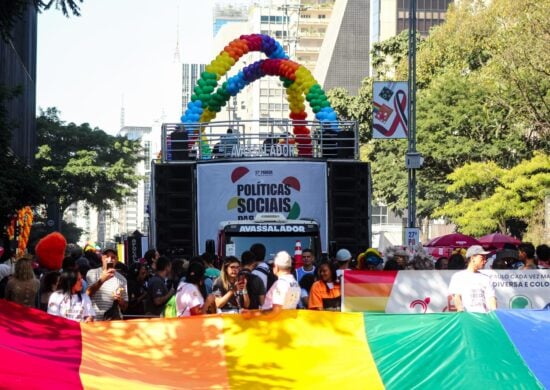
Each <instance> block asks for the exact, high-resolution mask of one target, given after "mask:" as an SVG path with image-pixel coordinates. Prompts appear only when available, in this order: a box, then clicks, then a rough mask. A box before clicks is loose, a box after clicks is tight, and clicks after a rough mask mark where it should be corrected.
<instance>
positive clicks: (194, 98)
mask: <svg viewBox="0 0 550 390" xmlns="http://www.w3.org/2000/svg"><path fill="white" fill-rule="evenodd" d="M197 100H199V97H198V96H197V95H195V94H193V95H191V101H192V102H195V101H197Z"/></svg>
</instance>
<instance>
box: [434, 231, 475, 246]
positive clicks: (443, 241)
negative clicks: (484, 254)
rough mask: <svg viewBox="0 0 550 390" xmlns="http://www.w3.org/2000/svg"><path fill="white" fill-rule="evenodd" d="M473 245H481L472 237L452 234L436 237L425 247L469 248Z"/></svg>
mask: <svg viewBox="0 0 550 390" xmlns="http://www.w3.org/2000/svg"><path fill="white" fill-rule="evenodd" d="M472 245H481V243H480V242H479V241H478V240H476V239H475V238H474V237H470V236H467V235H465V234H462V233H451V234H446V235H444V236H440V237H436V238H434V239H432V240H430V241H429V242H428V243H427V244H426V245H425V246H428V247H451V248H468V247H470V246H472Z"/></svg>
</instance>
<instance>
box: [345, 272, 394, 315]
mask: <svg viewBox="0 0 550 390" xmlns="http://www.w3.org/2000/svg"><path fill="white" fill-rule="evenodd" d="M397 273H398V271H385V272H379V271H354V272H344V283H343V284H342V286H343V290H342V297H343V298H342V311H363V310H364V308H365V307H367V308H369V311H373V312H384V310H385V309H386V304H387V303H388V300H389V299H390V295H391V291H392V288H393V284H394V282H395V278H396V277H397Z"/></svg>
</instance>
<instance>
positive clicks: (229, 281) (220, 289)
mask: <svg viewBox="0 0 550 390" xmlns="http://www.w3.org/2000/svg"><path fill="white" fill-rule="evenodd" d="M240 269H241V262H240V261H239V259H237V258H236V257H235V256H228V257H226V259H225V261H224V262H223V266H222V269H221V275H220V277H219V278H218V279H216V281H215V282H214V285H213V286H212V294H213V295H214V296H215V297H216V307H217V308H218V310H219V311H221V312H222V313H238V312H239V310H240V309H241V308H243V307H244V308H248V307H249V306H250V297H249V296H248V290H247V288H246V282H247V281H246V277H244V275H243V276H241V277H240V278H239V271H240Z"/></svg>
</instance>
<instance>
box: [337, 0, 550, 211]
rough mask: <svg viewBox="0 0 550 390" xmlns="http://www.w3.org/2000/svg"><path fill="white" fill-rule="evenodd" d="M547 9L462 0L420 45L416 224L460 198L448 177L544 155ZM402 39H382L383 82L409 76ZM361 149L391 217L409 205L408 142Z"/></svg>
mask: <svg viewBox="0 0 550 390" xmlns="http://www.w3.org/2000/svg"><path fill="white" fill-rule="evenodd" d="M549 4H550V1H549V0H543V1H538V0H527V1H525V2H510V1H505V0H494V1H493V2H492V3H491V5H490V6H488V7H485V6H484V5H483V4H481V2H477V1H468V0H466V1H462V2H461V3H460V6H453V7H451V8H450V12H449V13H448V15H447V21H446V23H444V24H442V25H441V26H438V27H436V28H434V29H433V30H432V32H431V34H430V36H429V37H428V38H427V39H426V40H424V41H422V42H421V43H419V52H418V58H417V62H418V68H417V76H418V88H419V89H418V95H417V140H418V144H417V149H418V150H419V151H420V152H421V153H422V154H423V156H424V158H425V163H424V166H423V167H422V169H420V170H419V171H418V173H417V179H418V185H417V213H418V217H419V218H424V217H430V216H432V215H433V213H434V210H436V209H439V208H441V207H443V206H444V205H445V204H446V203H447V202H449V201H453V202H458V201H460V196H461V194H460V193H454V192H452V191H451V192H448V191H446V188H447V186H449V185H450V184H451V182H450V181H449V179H448V177H447V176H448V175H449V174H451V173H452V172H453V171H454V170H455V169H458V168H460V167H461V166H463V165H464V164H467V163H469V162H488V161H493V162H494V163H495V164H497V166H499V167H501V168H503V169H510V168H512V167H514V166H516V165H517V164H519V163H520V161H522V160H525V159H529V158H531V157H532V153H533V151H536V150H541V151H543V152H545V153H548V152H549V151H550V148H549V136H548V129H549V128H550V126H549V123H550V121H549V120H548V107H549V106H550V102H548V97H549V95H550V92H549V90H550V89H549V87H548V85H549V82H550V77H549V74H550V72H548V69H550V58H549V54H548V53H550V47H549V44H550V39H549V38H550V37H549V36H548V33H549V30H548V24H547V22H545V21H547V20H549V19H550V13H549V12H548V11H549V10H548V8H549ZM524 7H525V10H523V8H524ZM405 37H406V35H401V36H397V37H394V38H392V39H390V40H388V41H386V42H382V43H380V44H379V45H377V47H376V50H377V51H376V52H373V53H372V56H373V59H374V60H375V65H376V67H378V69H375V70H378V73H379V74H382V77H383V78H385V77H386V76H387V74H395V78H397V79H399V78H402V77H403V76H404V75H406V71H407V57H406V54H407V46H406V45H405V43H406V39H405ZM507 42H513V44H509V43H507ZM531 48H535V49H536V50H531ZM392 65H393V66H394V68H392V67H391V66H392ZM330 93H331V92H329V94H330ZM331 96H332V97H333V98H334V99H336V100H338V101H333V100H331V103H333V105H334V107H335V109H336V110H337V112H339V113H340V112H341V109H344V110H345V111H344V112H345V115H344V117H345V118H356V117H358V116H357V114H356V113H355V111H354V110H357V109H358V108H357V107H356V106H354V105H352V104H350V103H349V102H348V101H346V99H347V98H346V96H345V95H342V94H336V95H331ZM359 104H361V107H360V110H361V111H363V112H371V111H372V107H371V100H370V99H369V100H368V101H367V100H364V101H362V102H359ZM366 126H368V127H370V118H369V122H368V123H367V124H365V123H362V128H363V129H365V127H366ZM370 138H371V135H370V129H369V130H367V131H364V133H363V135H362V137H361V140H362V141H364V140H370ZM362 149H364V150H366V152H367V153H366V156H367V159H368V160H369V161H371V163H372V169H373V182H374V183H373V185H374V195H375V197H376V198H378V199H380V200H382V201H384V202H386V203H387V204H388V206H390V207H391V208H392V209H393V210H394V211H396V210H399V209H403V208H405V207H406V202H407V198H406V195H407V191H406V188H407V171H406V170H405V167H404V157H405V153H406V142H405V141H403V140H393V141H390V140H372V141H370V142H368V144H367V145H366V146H363V148H362ZM453 222H454V220H453Z"/></svg>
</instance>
